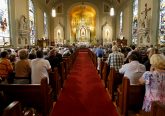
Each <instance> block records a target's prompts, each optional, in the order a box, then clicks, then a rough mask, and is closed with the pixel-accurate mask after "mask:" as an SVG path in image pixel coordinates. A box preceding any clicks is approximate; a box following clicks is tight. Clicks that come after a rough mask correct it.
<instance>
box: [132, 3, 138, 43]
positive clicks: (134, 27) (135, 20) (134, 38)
mask: <svg viewBox="0 0 165 116" xmlns="http://www.w3.org/2000/svg"><path fill="white" fill-rule="evenodd" d="M137 31H138V0H134V1H133V21H132V43H133V44H137Z"/></svg>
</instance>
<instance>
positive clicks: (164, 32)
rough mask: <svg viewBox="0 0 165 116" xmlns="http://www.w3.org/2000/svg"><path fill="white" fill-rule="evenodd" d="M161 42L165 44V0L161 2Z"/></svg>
mask: <svg viewBox="0 0 165 116" xmlns="http://www.w3.org/2000/svg"><path fill="white" fill-rule="evenodd" d="M159 18H160V19H159V38H160V39H159V42H160V43H161V44H162V43H165V0H160V17H159Z"/></svg>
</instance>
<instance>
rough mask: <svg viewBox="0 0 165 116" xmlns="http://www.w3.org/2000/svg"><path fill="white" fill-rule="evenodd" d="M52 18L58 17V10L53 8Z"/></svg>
mask: <svg viewBox="0 0 165 116" xmlns="http://www.w3.org/2000/svg"><path fill="white" fill-rule="evenodd" d="M52 17H56V9H55V8H52Z"/></svg>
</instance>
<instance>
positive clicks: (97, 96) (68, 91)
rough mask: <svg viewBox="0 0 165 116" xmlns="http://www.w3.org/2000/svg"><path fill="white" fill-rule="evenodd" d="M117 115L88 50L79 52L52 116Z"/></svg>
mask: <svg viewBox="0 0 165 116" xmlns="http://www.w3.org/2000/svg"><path fill="white" fill-rule="evenodd" d="M66 115H67V116H117V115H118V114H117V111H116V108H115V106H114V105H113V103H112V101H111V99H110V97H109V96H108V93H107V91H106V89H105V88H104V86H103V84H102V82H101V79H100V77H99V75H98V73H97V70H96V68H95V67H94V64H93V63H92V60H91V59H90V57H89V54H88V52H79V53H78V56H77V58H76V60H75V63H74V65H73V68H72V70H71V72H70V74H69V76H68V79H67V80H66V82H65V85H64V88H63V89H62V92H61V94H60V96H59V98H58V100H57V103H56V104H55V106H54V109H53V112H52V116H66Z"/></svg>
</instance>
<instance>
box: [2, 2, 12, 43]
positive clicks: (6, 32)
mask: <svg viewBox="0 0 165 116" xmlns="http://www.w3.org/2000/svg"><path fill="white" fill-rule="evenodd" d="M8 5H9V4H8V0H1V5H0V46H6V45H10V28H9V10H8V9H9V8H8Z"/></svg>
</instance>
